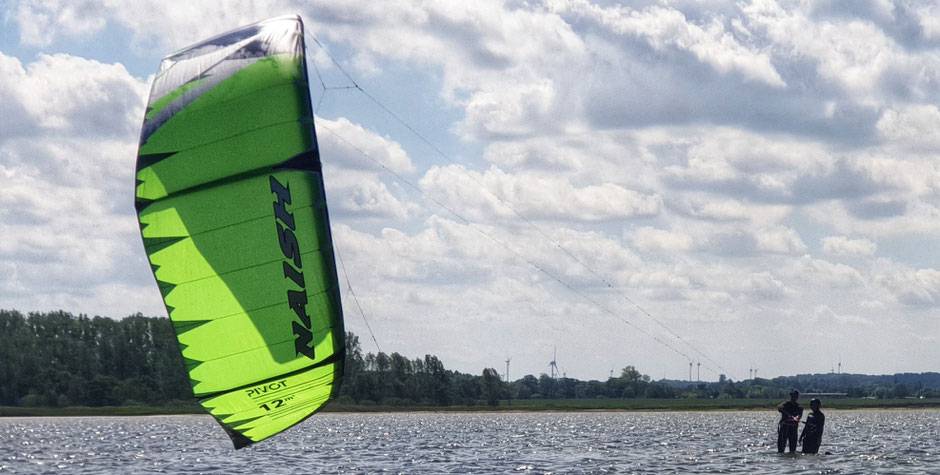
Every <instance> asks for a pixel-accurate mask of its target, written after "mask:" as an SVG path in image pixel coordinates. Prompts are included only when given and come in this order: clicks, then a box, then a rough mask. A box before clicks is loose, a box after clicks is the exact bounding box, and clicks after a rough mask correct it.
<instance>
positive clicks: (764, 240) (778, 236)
mask: <svg viewBox="0 0 940 475" xmlns="http://www.w3.org/2000/svg"><path fill="white" fill-rule="evenodd" d="M756 237H757V247H758V249H759V250H761V251H765V252H770V253H774V254H802V253H804V252H806V245H805V244H803V240H802V239H800V235H799V234H797V233H796V231H794V230H792V229H788V228H779V227H778V228H772V229H768V228H762V229H759V230H758V231H757V236H756Z"/></svg>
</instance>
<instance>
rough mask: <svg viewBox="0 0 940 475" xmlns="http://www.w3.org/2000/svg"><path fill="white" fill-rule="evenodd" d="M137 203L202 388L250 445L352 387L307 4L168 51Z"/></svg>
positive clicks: (150, 108)
mask: <svg viewBox="0 0 940 475" xmlns="http://www.w3.org/2000/svg"><path fill="white" fill-rule="evenodd" d="M136 206H137V211H138V218H139V220H140V230H141V235H142V237H143V241H144V247H145V249H146V252H147V256H148V257H149V259H150V264H151V266H152V268H153V274H154V277H155V278H156V280H157V283H158V285H159V287H160V292H161V293H162V294H163V299H164V302H165V303H166V308H167V312H168V313H169V316H170V319H171V320H172V321H173V325H174V327H175V328H176V333H177V338H178V340H179V346H180V351H181V352H182V356H183V360H184V361H185V363H186V368H187V370H188V371H189V378H190V382H191V384H192V390H193V395H194V396H195V397H196V398H197V399H198V400H199V403H200V404H202V406H203V407H205V408H206V410H207V411H208V412H209V413H211V414H212V415H213V416H214V417H215V418H216V419H217V420H218V421H219V423H221V424H222V426H223V427H224V428H225V429H226V431H227V432H228V433H229V435H230V437H231V438H232V441H233V442H234V444H235V447H236V448H240V447H244V446H246V445H249V444H251V443H253V442H258V441H260V440H262V439H265V438H267V437H270V436H272V435H274V434H277V433H278V432H280V431H282V430H284V429H286V428H288V427H291V426H293V425H294V424H297V423H298V422H300V421H302V420H304V419H305V418H307V417H309V416H310V415H312V414H313V413H314V412H316V411H317V410H319V409H320V408H321V407H323V405H324V404H325V403H326V402H327V401H329V400H330V399H331V398H332V397H334V396H335V395H336V394H337V393H338V391H339V386H340V381H341V379H342V374H343V358H344V354H345V347H344V344H345V338H344V330H343V318H342V309H341V306H340V295H339V286H338V281H337V278H336V264H335V261H334V257H333V244H332V238H331V236H330V225H329V219H328V216H327V207H326V196H325V194H324V189H323V176H322V173H321V167H320V157H319V152H318V149H317V140H316V134H315V132H314V128H313V111H312V108H311V103H310V94H309V90H308V87H307V69H306V61H305V52H304V33H303V23H302V21H301V19H300V17H299V16H296V15H292V16H284V17H278V18H273V19H270V20H265V21H262V22H259V23H255V24H253V25H249V26H245V27H242V28H239V29H236V30H233V31H230V32H228V33H224V34H222V35H219V36H216V37H214V38H211V39H208V40H206V41H203V42H201V43H199V44H196V45H193V46H190V47H188V48H186V49H184V50H182V51H179V52H177V53H174V54H172V55H170V56H167V57H166V58H165V59H164V60H163V62H162V63H161V65H160V71H159V73H157V75H156V77H155V78H154V82H153V87H152V89H151V92H150V99H149V101H148V104H147V112H146V116H145V119H144V124H143V128H142V130H141V136H140V150H139V152H138V156H137V191H136Z"/></svg>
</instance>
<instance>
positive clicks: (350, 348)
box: [0, 310, 940, 407]
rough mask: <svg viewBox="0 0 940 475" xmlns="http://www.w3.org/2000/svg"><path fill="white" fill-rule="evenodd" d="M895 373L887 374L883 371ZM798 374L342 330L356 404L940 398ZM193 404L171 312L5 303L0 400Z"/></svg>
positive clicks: (938, 393) (910, 389)
mask: <svg viewBox="0 0 940 475" xmlns="http://www.w3.org/2000/svg"><path fill="white" fill-rule="evenodd" d="M885 378H889V379H887V380H886V379H885ZM890 378H891V377H887V376H885V377H878V376H865V375H799V376H792V377H781V378H775V379H772V380H764V379H756V380H749V381H745V382H734V381H731V380H728V379H726V378H721V379H720V380H719V381H718V382H712V383H691V382H679V381H665V380H663V381H651V379H650V377H649V376H647V375H644V374H642V373H640V371H638V370H637V369H636V368H635V367H633V366H627V367H625V368H623V370H622V371H621V373H620V375H619V376H618V377H611V378H608V379H607V380H606V381H596V380H592V381H580V380H577V379H573V378H567V377H562V378H553V377H551V376H549V375H546V374H541V375H540V376H539V377H536V376H534V375H531V374H530V375H526V376H524V377H522V378H520V379H517V380H515V381H512V382H506V381H504V380H503V377H502V376H501V375H500V374H499V372H497V371H496V370H495V369H493V368H485V369H483V370H482V371H481V373H480V374H479V375H471V374H465V373H460V372H457V371H452V370H448V369H446V368H445V367H444V364H443V363H442V362H441V360H440V359H438V358H437V357H436V356H434V355H425V356H424V357H422V358H413V359H409V358H407V357H405V356H403V355H401V354H399V353H397V352H396V353H391V354H385V353H383V352H378V353H364V352H363V350H362V347H361V345H360V343H359V338H358V337H357V336H356V335H354V334H352V333H347V334H346V368H345V375H344V379H343V384H342V387H341V391H340V396H339V399H340V401H339V402H343V403H347V404H358V405H377V404H381V405H416V404H417V405H431V406H452V405H477V404H490V405H496V404H498V402H499V401H500V400H503V399H555V398H581V399H583V398H785V396H786V394H787V392H788V391H789V389H790V388H793V387H796V388H798V389H800V390H802V391H804V392H807V391H809V392H843V393H846V394H847V395H848V396H850V397H881V398H890V397H917V396H924V397H940V374H937V373H922V374H920V375H894V377H893V379H890ZM142 404H145V405H190V404H193V399H192V393H191V392H190V384H189V377H188V375H187V374H186V370H185V366H184V364H183V361H182V357H181V356H180V353H179V346H178V344H177V340H176V333H175V331H174V329H173V325H172V323H171V322H170V320H169V319H167V318H165V317H145V316H143V315H141V314H139V313H138V314H136V315H131V316H128V317H126V318H124V319H122V320H114V319H111V318H106V317H100V316H95V317H89V316H87V315H83V314H80V315H77V316H76V315H72V314H71V313H68V312H64V311H55V312H48V313H29V314H28V315H23V314H22V313H20V312H17V311H15V310H0V406H49V407H65V406H117V405H142Z"/></svg>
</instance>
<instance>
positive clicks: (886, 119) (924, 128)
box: [877, 104, 940, 153]
mask: <svg viewBox="0 0 940 475" xmlns="http://www.w3.org/2000/svg"><path fill="white" fill-rule="evenodd" d="M877 127H878V132H879V133H880V134H881V136H882V137H883V138H884V140H886V141H889V142H891V143H892V144H895V146H897V147H898V148H902V149H908V150H915V151H931V152H934V153H936V151H937V150H938V149H940V109H938V108H937V106H936V105H934V104H919V105H911V106H907V107H905V108H903V109H902V110H886V111H885V112H884V113H883V114H882V115H881V118H880V119H878V123H877Z"/></svg>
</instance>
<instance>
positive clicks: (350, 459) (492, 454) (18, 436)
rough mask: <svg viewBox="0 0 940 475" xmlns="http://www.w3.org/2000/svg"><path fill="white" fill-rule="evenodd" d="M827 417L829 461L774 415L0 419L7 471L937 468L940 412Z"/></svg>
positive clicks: (1, 469)
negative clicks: (780, 432)
mask: <svg viewBox="0 0 940 475" xmlns="http://www.w3.org/2000/svg"><path fill="white" fill-rule="evenodd" d="M825 412H826V416H827V417H826V430H825V434H824V437H823V446H822V448H821V451H828V452H831V454H829V455H825V454H824V455H818V456H812V455H806V456H802V455H796V456H793V455H779V454H777V453H776V432H775V427H776V415H775V413H768V412H702V413H695V412H604V413H483V414H480V413H456V414H455V413H404V414H331V413H326V414H318V415H316V416H314V417H312V418H310V419H308V420H307V421H306V422H304V423H302V424H301V425H299V426H297V427H295V428H293V429H290V430H288V431H287V432H285V433H283V434H280V435H278V436H275V437H274V438H271V439H269V440H267V441H264V442H261V443H259V444H257V445H254V446H252V447H249V448H246V449H242V450H239V451H237V452H236V451H234V450H233V449H232V445H231V443H230V442H229V440H228V438H227V437H226V436H225V434H224V433H223V431H222V429H221V427H219V426H218V425H217V424H216V423H215V421H214V420H212V419H211V418H210V417H209V416H152V417H49V418H33V417H28V418H0V473H57V472H67V473H109V472H110V473H219V474H222V473H254V474H260V473H273V474H281V473H283V474H288V473H289V474H295V473H378V472H384V473H534V474H543V473H714V472H723V473H744V472H747V473H780V472H787V473H940V454H938V452H940V451H938V450H937V447H936V446H937V444H938V442H940V410H856V411H832V410H830V411H825Z"/></svg>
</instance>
